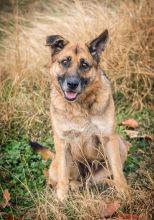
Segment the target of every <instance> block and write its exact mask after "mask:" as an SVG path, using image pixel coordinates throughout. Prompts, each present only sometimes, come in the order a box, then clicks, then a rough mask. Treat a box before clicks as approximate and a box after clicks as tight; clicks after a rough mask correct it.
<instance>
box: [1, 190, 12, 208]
mask: <svg viewBox="0 0 154 220" xmlns="http://www.w3.org/2000/svg"><path fill="white" fill-rule="evenodd" d="M10 199H11V197H10V193H9V190H8V189H5V190H4V191H3V202H2V203H1V206H2V207H3V208H5V207H6V206H9V201H10Z"/></svg>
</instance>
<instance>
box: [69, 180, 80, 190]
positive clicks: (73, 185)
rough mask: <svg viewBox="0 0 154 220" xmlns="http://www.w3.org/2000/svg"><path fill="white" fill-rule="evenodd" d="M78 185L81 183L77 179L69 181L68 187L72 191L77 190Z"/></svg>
mask: <svg viewBox="0 0 154 220" xmlns="http://www.w3.org/2000/svg"><path fill="white" fill-rule="evenodd" d="M80 187H82V183H80V182H79V181H70V189H71V190H72V191H78V190H79V188H80Z"/></svg>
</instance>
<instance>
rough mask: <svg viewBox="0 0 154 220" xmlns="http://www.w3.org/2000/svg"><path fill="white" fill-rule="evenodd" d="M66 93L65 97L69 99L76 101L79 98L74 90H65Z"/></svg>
mask: <svg viewBox="0 0 154 220" xmlns="http://www.w3.org/2000/svg"><path fill="white" fill-rule="evenodd" d="M64 95H65V99H67V100H68V101H74V100H75V99H76V98H77V96H78V93H77V92H73V91H65V92H64Z"/></svg>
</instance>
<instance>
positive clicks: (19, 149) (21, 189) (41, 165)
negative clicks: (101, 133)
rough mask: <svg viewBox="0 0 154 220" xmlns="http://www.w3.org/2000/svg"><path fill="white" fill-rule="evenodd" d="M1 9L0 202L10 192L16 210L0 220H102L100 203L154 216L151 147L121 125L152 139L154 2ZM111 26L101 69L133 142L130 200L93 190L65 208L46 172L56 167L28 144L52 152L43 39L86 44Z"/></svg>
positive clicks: (33, 4) (1, 213)
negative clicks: (133, 123)
mask: <svg viewBox="0 0 154 220" xmlns="http://www.w3.org/2000/svg"><path fill="white" fill-rule="evenodd" d="M0 6H1V7H0V8H1V14H0V109H1V112H0V140H1V147H0V199H1V200H0V204H1V201H2V197H1V196H2V194H3V191H4V190H5V189H8V190H9V192H10V196H11V199H10V206H7V207H6V208H2V207H0V209H1V211H0V218H1V219H5V217H6V215H5V213H10V214H11V215H14V216H20V217H21V216H22V215H23V216H24V217H25V218H24V219H42V220H44V219H45V220H46V219H99V218H100V217H99V214H98V213H99V212H98V202H99V201H100V199H102V197H103V198H104V199H106V200H112V199H114V200H115V199H116V198H117V199H119V200H120V201H121V207H120V210H119V212H122V211H123V212H128V213H137V214H141V213H145V214H148V215H151V216H152V207H153V205H154V204H153V203H154V200H153V197H154V195H153V187H154V186H153V180H152V179H153V176H154V172H153V171H154V164H153V150H154V146H153V142H152V141H149V140H146V139H132V140H130V139H129V137H128V136H127V135H126V128H125V127H122V126H120V122H121V121H123V120H124V119H127V118H134V119H136V120H137V121H138V122H139V128H138V130H139V131H140V133H141V134H149V135H153V134H154V130H153V124H154V114H153V100H154V97H153V94H154V93H153V88H154V85H153V82H154V81H153V75H154V74H153V60H152V52H153V51H152V44H153V35H152V33H153V26H152V22H153V19H152V15H153V4H152V1H151V0H148V1H145V0H141V1H129V2H128V1H127V2H126V1H120V0H118V1H116V3H115V1H106V2H102V1H88V3H87V1H78V0H77V1H65V2H64V1H60V0H59V1H55V2H54V4H53V1H49V0H48V1H47V0H46V1H30V0H25V1H22V4H21V1H19V2H18V1H8V4H7V2H6V1H5V2H4V1H2V2H1V3H0ZM2 9H3V10H2ZM93 27H95V30H94V28H93ZM105 28H108V29H109V33H110V41H109V44H108V47H107V50H106V52H105V53H104V57H103V59H102V61H101V65H102V67H103V68H104V69H105V70H106V72H107V75H108V76H109V78H110V79H111V82H112V87H113V92H114V98H115V102H116V106H117V108H116V109H117V110H116V112H117V132H118V133H120V134H122V135H123V136H125V137H126V139H127V140H129V141H130V142H131V143H132V147H131V149H130V151H129V156H128V159H127V161H126V164H125V168H124V172H125V175H126V177H127V180H128V183H129V185H130V187H131V193H132V200H131V202H128V201H124V200H123V199H122V198H119V197H117V195H116V193H115V192H114V191H113V189H112V188H109V189H106V188H104V187H94V188H92V189H90V190H88V189H84V190H83V191H82V192H81V193H79V194H77V195H74V197H75V199H74V197H72V196H71V195H70V199H69V200H68V202H67V203H66V204H65V206H62V205H61V204H59V203H58V202H57V200H56V198H55V197H54V193H52V192H51V190H50V189H48V187H47V188H46V187H45V182H46V178H45V176H44V174H43V171H44V170H45V169H47V167H48V166H49V164H50V161H43V160H42V159H41V158H40V156H39V155H35V154H34V153H33V152H32V151H31V149H30V147H29V145H28V141H29V140H30V139H34V140H37V141H38V142H40V143H42V144H43V145H45V146H48V147H49V148H51V149H54V145H53V139H52V130H51V124H50V118H49V103H50V100H49V93H50V79H49V75H48V68H49V65H50V52H49V51H48V49H47V48H45V47H44V45H45V38H46V36H47V35H49V34H55V33H57V34H61V35H64V36H65V37H66V38H68V39H69V40H72V39H73V40H76V39H83V40H84V41H88V40H89V39H91V38H93V37H95V36H96V35H97V34H99V33H100V32H101V31H102V30H104V29H105ZM149 218H150V217H149ZM151 218H152V217H151ZM6 219H8V218H7V217H6ZM143 219H144V218H143Z"/></svg>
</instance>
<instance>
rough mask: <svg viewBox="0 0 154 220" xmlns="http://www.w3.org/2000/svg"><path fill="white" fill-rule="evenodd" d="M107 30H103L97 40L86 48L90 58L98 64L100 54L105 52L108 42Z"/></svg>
mask: <svg viewBox="0 0 154 220" xmlns="http://www.w3.org/2000/svg"><path fill="white" fill-rule="evenodd" d="M108 35H109V34H108V30H105V31H104V32H103V33H101V34H100V35H99V36H98V37H97V38H95V39H94V40H93V41H91V42H90V43H89V44H88V45H87V46H88V48H89V52H90V53H91V55H92V57H93V58H94V59H95V60H96V61H97V62H99V60H100V56H101V54H102V52H103V51H104V50H105V47H106V43H107V40H108Z"/></svg>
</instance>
